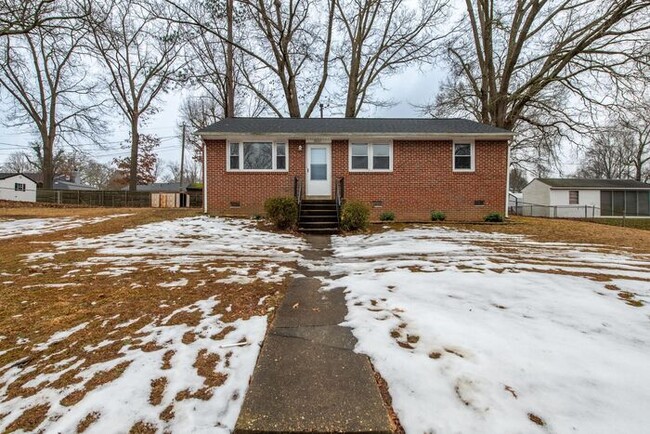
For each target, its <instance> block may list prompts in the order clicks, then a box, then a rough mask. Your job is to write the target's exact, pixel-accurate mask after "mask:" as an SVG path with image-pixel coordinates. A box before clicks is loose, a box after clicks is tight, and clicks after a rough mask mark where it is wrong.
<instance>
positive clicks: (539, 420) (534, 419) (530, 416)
mask: <svg viewBox="0 0 650 434" xmlns="http://www.w3.org/2000/svg"><path fill="white" fill-rule="evenodd" d="M528 419H530V421H531V422H533V423H535V424H536V425H539V426H545V425H546V422H544V419H542V418H541V417H539V416H537V415H536V414H534V413H528Z"/></svg>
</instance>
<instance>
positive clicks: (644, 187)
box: [518, 178, 650, 218]
mask: <svg viewBox="0 0 650 434" xmlns="http://www.w3.org/2000/svg"><path fill="white" fill-rule="evenodd" d="M521 192H522V194H523V204H520V205H519V206H518V211H520V214H523V215H535V216H540V217H565V218H585V217H612V216H614V217H617V216H623V215H625V216H626V217H650V184H646V183H644V182H639V181H633V180H623V179H578V178H569V179H563V178H535V179H533V180H532V181H531V182H530V183H529V184H528V185H527V186H526V187H524V188H523V189H522V191H521Z"/></svg>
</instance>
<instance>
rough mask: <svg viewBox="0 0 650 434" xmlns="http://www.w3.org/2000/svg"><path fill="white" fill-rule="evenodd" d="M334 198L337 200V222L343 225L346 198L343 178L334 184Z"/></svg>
mask: <svg viewBox="0 0 650 434" xmlns="http://www.w3.org/2000/svg"><path fill="white" fill-rule="evenodd" d="M334 195H335V196H334V197H335V198H336V220H337V221H338V224H339V225H340V224H341V206H342V205H343V198H344V197H345V179H344V178H343V177H341V178H339V179H337V180H336V182H335V183H334Z"/></svg>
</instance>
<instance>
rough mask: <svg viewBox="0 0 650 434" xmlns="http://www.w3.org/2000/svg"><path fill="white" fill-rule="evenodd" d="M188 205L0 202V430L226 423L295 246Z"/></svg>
mask: <svg viewBox="0 0 650 434" xmlns="http://www.w3.org/2000/svg"><path fill="white" fill-rule="evenodd" d="M12 213H13V214H12ZM118 214H119V215H118ZM125 214H126V215H125ZM194 214H196V211H179V210H122V209H120V210H115V209H113V210H108V209H102V210H98V209H94V210H89V209H57V208H53V209H34V210H32V209H12V210H2V212H0V216H2V217H0V218H2V219H5V221H2V222H0V230H2V228H5V227H10V226H12V224H13V225H19V224H22V225H26V224H27V223H26V220H28V218H29V217H34V216H36V215H44V216H47V218H51V219H53V222H52V224H49V225H47V226H40V227H34V226H32V227H31V228H30V230H32V232H30V233H31V235H29V236H17V234H11V235H10V231H9V229H6V232H5V235H7V236H6V238H5V239H3V240H2V242H0V432H4V431H14V430H24V431H41V430H42V431H46V432H98V433H102V432H129V431H131V432H163V431H166V432H167V431H169V432H185V431H187V430H188V429H190V430H191V431H193V432H202V431H210V432H215V431H216V432H229V431H230V430H231V429H232V428H233V426H234V423H235V421H236V418H237V415H238V413H239V408H240V406H241V403H242V401H243V397H244V393H245V390H246V387H247V385H248V379H249V377H250V374H251V373H252V370H253V367H254V364H255V360H256V358H257V353H258V350H259V345H260V344H261V342H262V339H263V337H264V334H265V331H266V325H267V321H268V317H269V315H272V313H273V310H274V309H275V307H276V306H277V304H278V302H279V300H280V299H281V297H282V294H283V292H284V289H285V287H286V280H287V278H288V277H289V276H290V275H291V274H292V273H293V270H294V266H295V261H296V260H297V259H298V257H300V254H299V253H298V252H299V251H300V250H301V249H302V248H303V243H302V241H301V240H300V239H299V238H296V237H292V236H288V235H282V234H274V233H268V232H263V231H260V230H259V229H257V228H256V227H255V225H254V224H251V223H249V222H247V221H244V220H230V219H217V218H209V217H203V216H194V217H192V215H194ZM10 216H11V217H14V218H15V217H22V218H21V219H20V220H15V221H13V222H11V221H9V222H8V221H6V219H7V218H9V217H10ZM179 217H180V218H179ZM97 219H104V220H102V221H96V220H97ZM170 219H172V220H170ZM5 225H7V226H5ZM25 227H26V226H23V228H25Z"/></svg>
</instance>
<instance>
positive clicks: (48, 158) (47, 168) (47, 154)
mask: <svg viewBox="0 0 650 434" xmlns="http://www.w3.org/2000/svg"><path fill="white" fill-rule="evenodd" d="M52 145H53V143H52V140H50V138H49V137H45V138H44V139H43V188H44V189H51V188H53V187H54V161H52V160H53V158H52V157H53V149H52Z"/></svg>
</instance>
